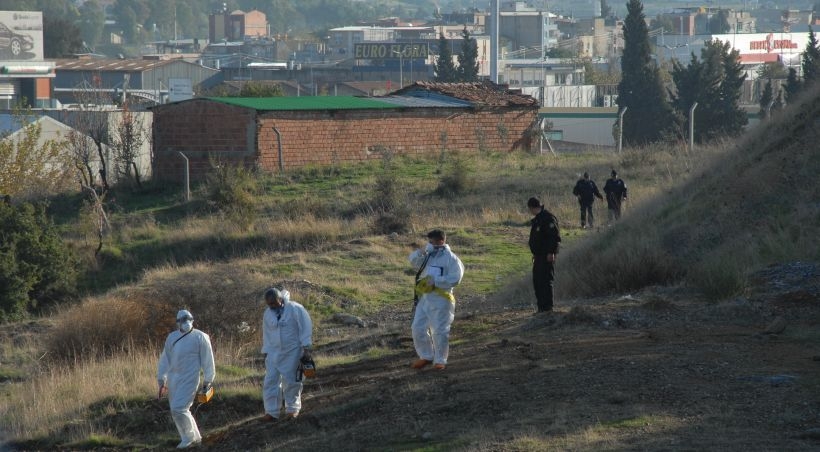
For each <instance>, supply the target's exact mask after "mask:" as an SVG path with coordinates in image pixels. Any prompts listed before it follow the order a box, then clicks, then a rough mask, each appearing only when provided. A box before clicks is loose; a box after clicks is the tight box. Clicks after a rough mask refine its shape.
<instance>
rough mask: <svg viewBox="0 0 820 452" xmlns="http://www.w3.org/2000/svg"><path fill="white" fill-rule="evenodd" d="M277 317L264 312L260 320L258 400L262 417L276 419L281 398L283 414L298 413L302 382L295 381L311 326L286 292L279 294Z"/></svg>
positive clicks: (305, 315) (272, 313) (300, 307)
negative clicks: (262, 377) (261, 368)
mask: <svg viewBox="0 0 820 452" xmlns="http://www.w3.org/2000/svg"><path fill="white" fill-rule="evenodd" d="M281 292H282V297H283V298H284V303H285V304H284V306H283V308H282V313H281V317H280V318H278V319H277V315H276V311H274V310H273V309H270V308H265V314H264V315H263V316H262V353H264V354H266V355H267V356H266V357H265V382H264V383H263V386H262V398H263V399H264V404H265V413H267V414H270V415H271V416H273V417H275V418H278V417H279V410H280V408H281V407H282V395H283V394H284V401H285V412H286V413H290V414H297V413H299V410H301V409H302V386H303V385H302V381H301V379H299V380H297V369H298V368H299V360H300V358H301V357H302V353H303V350H304V348H305V347H310V346H311V343H312V339H311V338H312V334H313V322H312V321H311V320H310V315H309V314H308V312H307V309H305V307H304V306H302V305H301V304H299V303H297V302H295V301H290V292H288V291H287V290H283V291H281Z"/></svg>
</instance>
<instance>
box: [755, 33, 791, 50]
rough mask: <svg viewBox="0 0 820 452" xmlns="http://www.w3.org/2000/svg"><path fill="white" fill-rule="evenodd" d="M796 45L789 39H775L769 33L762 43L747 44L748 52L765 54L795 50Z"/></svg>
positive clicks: (772, 34)
mask: <svg viewBox="0 0 820 452" xmlns="http://www.w3.org/2000/svg"><path fill="white" fill-rule="evenodd" d="M796 48H797V43H796V42H792V40H791V39H775V38H774V33H769V34H768V35H766V39H765V40H763V41H750V42H749V50H765V51H766V53H769V52H771V51H772V50H781V49H796Z"/></svg>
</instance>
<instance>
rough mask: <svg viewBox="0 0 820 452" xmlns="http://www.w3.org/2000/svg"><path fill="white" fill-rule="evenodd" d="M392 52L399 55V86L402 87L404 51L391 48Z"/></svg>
mask: <svg viewBox="0 0 820 452" xmlns="http://www.w3.org/2000/svg"><path fill="white" fill-rule="evenodd" d="M391 52H393V53H394V54H397V55H398V56H399V88H404V52H399V51H398V50H392V51H391Z"/></svg>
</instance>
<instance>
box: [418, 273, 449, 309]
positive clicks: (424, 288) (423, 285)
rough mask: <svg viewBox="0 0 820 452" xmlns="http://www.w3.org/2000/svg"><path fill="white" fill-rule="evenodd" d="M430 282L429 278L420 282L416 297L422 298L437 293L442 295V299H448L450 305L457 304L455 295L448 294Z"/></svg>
mask: <svg viewBox="0 0 820 452" xmlns="http://www.w3.org/2000/svg"><path fill="white" fill-rule="evenodd" d="M428 281H429V280H428V279H427V278H422V279H420V280H419V282H417V283H416V295H418V296H419V297H421V296H422V295H424V294H428V293H430V292H435V293H436V294H437V295H440V296H441V297H442V298H444V299H446V300H447V301H449V302H450V303H453V304H455V303H456V297H454V296H453V294H451V293H450V292H447V291H446V290H444V289H442V288H439V287H436V286H435V285H433V284H430V283H429V282H428Z"/></svg>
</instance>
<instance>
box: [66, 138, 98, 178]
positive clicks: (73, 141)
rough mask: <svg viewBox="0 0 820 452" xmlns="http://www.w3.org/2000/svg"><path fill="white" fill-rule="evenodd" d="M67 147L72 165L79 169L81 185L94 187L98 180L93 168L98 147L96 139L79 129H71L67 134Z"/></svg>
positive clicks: (78, 174) (78, 175)
mask: <svg viewBox="0 0 820 452" xmlns="http://www.w3.org/2000/svg"><path fill="white" fill-rule="evenodd" d="M66 149H67V151H68V155H69V158H70V159H71V163H72V166H73V167H74V168H75V169H76V170H77V179H78V180H79V182H80V186H81V187H86V186H88V187H93V186H94V184H95V183H96V180H97V178H96V177H95V176H94V170H93V169H92V168H91V162H92V160H93V159H94V152H95V149H96V148H95V147H94V141H93V140H92V139H91V138H90V137H89V136H87V135H85V134H83V133H82V132H80V131H78V130H77V129H71V131H70V132H69V133H68V135H67V136H66Z"/></svg>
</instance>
